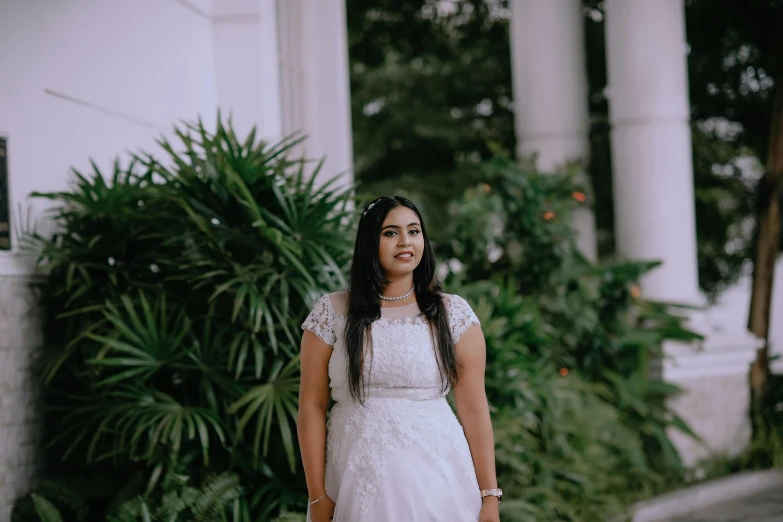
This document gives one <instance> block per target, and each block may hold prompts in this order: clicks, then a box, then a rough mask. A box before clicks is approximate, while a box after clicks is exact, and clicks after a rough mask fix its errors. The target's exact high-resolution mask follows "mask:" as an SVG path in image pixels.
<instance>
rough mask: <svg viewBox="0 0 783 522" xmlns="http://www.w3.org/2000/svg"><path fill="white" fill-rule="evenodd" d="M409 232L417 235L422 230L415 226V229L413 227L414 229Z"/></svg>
mask: <svg viewBox="0 0 783 522" xmlns="http://www.w3.org/2000/svg"><path fill="white" fill-rule="evenodd" d="M409 233H410V234H413V235H414V236H415V235H418V234H420V233H421V232H420V231H419V230H416V229H415V228H414V229H412V230H411V231H410V232H409Z"/></svg>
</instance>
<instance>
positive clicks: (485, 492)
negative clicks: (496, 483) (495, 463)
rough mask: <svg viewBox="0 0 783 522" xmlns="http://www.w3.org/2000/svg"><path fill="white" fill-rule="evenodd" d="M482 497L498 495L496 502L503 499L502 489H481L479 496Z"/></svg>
mask: <svg viewBox="0 0 783 522" xmlns="http://www.w3.org/2000/svg"><path fill="white" fill-rule="evenodd" d="M484 497H498V504H500V502H501V501H502V500H503V490H502V489H500V488H492V489H482V490H481V498H482V499H483V498H484Z"/></svg>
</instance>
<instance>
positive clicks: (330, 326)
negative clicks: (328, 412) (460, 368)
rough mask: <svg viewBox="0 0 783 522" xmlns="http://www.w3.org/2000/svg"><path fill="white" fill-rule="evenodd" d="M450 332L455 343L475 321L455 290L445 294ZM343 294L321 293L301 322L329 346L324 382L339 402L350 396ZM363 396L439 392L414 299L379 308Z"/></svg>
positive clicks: (435, 368)
mask: <svg viewBox="0 0 783 522" xmlns="http://www.w3.org/2000/svg"><path fill="white" fill-rule="evenodd" d="M445 300H446V310H447V312H448V318H449V325H450V327H451V335H452V338H453V339H454V342H455V343H456V342H457V341H458V340H459V338H460V337H461V336H462V334H463V333H465V331H466V330H467V329H468V328H470V326H472V325H473V324H478V322H479V320H478V318H477V317H476V314H474V313H473V310H472V309H471V308H470V305H469V304H468V303H467V302H466V301H465V300H464V299H463V298H462V297H460V296H458V295H446V297H445ZM346 310H347V294H346V293H345V292H336V293H334V294H328V295H325V296H323V297H322V298H321V299H320V300H319V301H318V303H316V305H315V306H314V307H313V310H312V311H311V312H310V315H309V316H308V317H307V319H306V320H305V322H304V324H303V325H302V328H303V329H306V330H310V331H311V332H313V333H314V334H316V335H317V336H318V337H320V338H321V339H323V340H324V342H325V343H326V344H328V345H330V346H332V347H333V352H332V356H331V358H330V360H329V386H330V387H331V390H332V398H333V399H334V400H336V401H338V402H340V401H346V400H350V393H349V391H348V382H347V360H346V355H345V343H344V340H343V332H344V329H345V323H346ZM364 374H365V382H366V383H367V396H368V397H371V398H372V397H398V398H406V399H413V400H426V399H435V398H438V397H442V396H444V395H445V394H446V393H448V390H445V391H444V390H443V386H442V380H441V375H440V371H439V367H438V359H437V355H436V353H435V350H434V347H433V343H432V339H431V337H430V330H429V324H428V323H427V320H426V318H424V316H423V315H422V314H421V311H420V310H419V307H418V305H416V304H415V303H414V304H412V305H408V306H401V307H395V308H381V318H380V319H378V320H376V321H375V322H374V323H373V325H372V353H371V357H370V359H369V364H367V365H365V368H364Z"/></svg>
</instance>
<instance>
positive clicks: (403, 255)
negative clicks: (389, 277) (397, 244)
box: [394, 250, 413, 261]
mask: <svg viewBox="0 0 783 522" xmlns="http://www.w3.org/2000/svg"><path fill="white" fill-rule="evenodd" d="M394 258H395V259H399V260H400V261H410V260H411V259H413V252H411V251H410V250H403V251H402V252H400V253H399V254H397V255H396V256H394Z"/></svg>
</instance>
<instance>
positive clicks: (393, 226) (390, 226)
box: [381, 222, 421, 230]
mask: <svg viewBox="0 0 783 522" xmlns="http://www.w3.org/2000/svg"><path fill="white" fill-rule="evenodd" d="M420 226H421V225H419V224H418V223H417V222H413V223H410V224H409V225H408V227H420ZM387 228H400V227H399V226H397V225H386V226H385V227H383V228H382V229H381V230H386V229H387Z"/></svg>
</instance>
